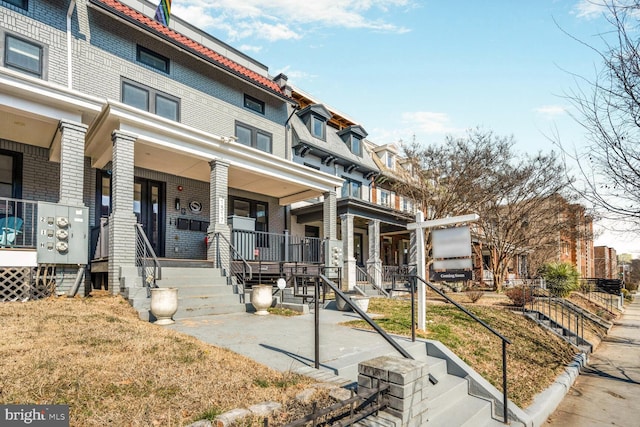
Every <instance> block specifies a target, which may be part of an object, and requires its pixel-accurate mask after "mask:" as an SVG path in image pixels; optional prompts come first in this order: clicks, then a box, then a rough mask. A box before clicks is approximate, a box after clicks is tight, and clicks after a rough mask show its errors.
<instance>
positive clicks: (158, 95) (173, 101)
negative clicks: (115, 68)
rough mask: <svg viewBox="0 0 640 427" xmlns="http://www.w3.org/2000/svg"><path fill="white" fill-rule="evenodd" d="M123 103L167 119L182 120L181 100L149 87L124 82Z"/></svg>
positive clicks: (127, 81)
mask: <svg viewBox="0 0 640 427" xmlns="http://www.w3.org/2000/svg"><path fill="white" fill-rule="evenodd" d="M122 102H124V103H125V104H127V105H130V106H132V107H136V108H140V109H141V110H145V111H149V112H151V113H154V114H157V115H159V116H160V117H164V118H166V119H170V120H175V121H179V120H180V114H179V113H180V100H179V99H178V98H175V97H173V96H171V95H168V94H166V93H162V92H159V91H157V90H155V89H152V88H150V87H147V86H143V85H141V84H138V83H134V82H131V81H129V80H123V82H122Z"/></svg>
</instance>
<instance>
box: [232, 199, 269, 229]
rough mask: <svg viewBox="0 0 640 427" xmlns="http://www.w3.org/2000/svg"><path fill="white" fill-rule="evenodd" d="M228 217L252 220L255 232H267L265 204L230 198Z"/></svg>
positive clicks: (267, 217) (267, 206) (267, 208)
mask: <svg viewBox="0 0 640 427" xmlns="http://www.w3.org/2000/svg"><path fill="white" fill-rule="evenodd" d="M229 215H236V216H242V217H247V218H254V219H255V220H256V231H264V232H267V231H269V204H268V203H267V202H261V201H258V200H251V199H243V198H240V197H234V196H230V197H229Z"/></svg>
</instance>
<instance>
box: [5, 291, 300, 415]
mask: <svg viewBox="0 0 640 427" xmlns="http://www.w3.org/2000/svg"><path fill="white" fill-rule="evenodd" d="M0 317H1V318H2V322H3V325H2V340H1V342H0V361H2V362H0V402H1V403H3V404H68V405H69V406H70V418H71V425H74V426H105V425H113V426H179V425H185V424H187V423H190V422H193V421H195V420H198V419H201V418H205V417H207V418H209V419H212V418H213V417H214V416H215V415H216V414H218V413H221V412H224V411H227V410H230V409H234V408H237V407H246V406H248V405H251V404H254V403H258V402H264V401H277V402H281V403H285V402H290V401H292V396H294V395H295V394H296V393H298V392H300V391H301V390H303V389H304V388H307V387H308V385H309V384H310V382H311V380H310V379H308V378H306V377H302V376H298V375H293V374H282V373H279V372H277V371H274V370H272V369H270V368H268V367H266V366H264V365H261V364H259V363H257V362H254V361H252V360H250V359H248V358H246V357H243V356H240V355H238V354H236V353H233V352H231V351H227V350H224V349H220V348H217V347H213V346H211V345H207V344H204V343H201V342H200V341H198V340H196V339H195V338H191V337H189V336H186V335H183V334H180V333H177V332H174V331H170V330H167V329H163V328H161V327H158V326H156V325H153V324H151V323H147V322H141V321H140V320H139V319H138V317H137V314H136V312H135V311H134V310H133V309H132V308H131V306H129V304H128V303H127V302H126V301H124V300H123V299H122V298H120V297H102V298H85V299H80V298H75V299H69V298H51V299H47V300H41V301H33V302H27V303H2V304H0ZM272 425H273V424H272Z"/></svg>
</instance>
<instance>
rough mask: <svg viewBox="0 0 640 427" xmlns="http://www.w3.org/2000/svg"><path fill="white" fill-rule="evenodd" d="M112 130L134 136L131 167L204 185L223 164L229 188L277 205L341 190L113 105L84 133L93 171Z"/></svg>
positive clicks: (307, 172)
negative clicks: (212, 168) (213, 167)
mask: <svg viewBox="0 0 640 427" xmlns="http://www.w3.org/2000/svg"><path fill="white" fill-rule="evenodd" d="M118 129H119V130H121V131H124V132H127V133H130V134H133V135H135V136H136V142H135V148H134V150H135V151H134V156H135V158H134V159H135V160H134V163H135V166H137V167H141V168H145V169H150V170H157V171H162V172H165V173H168V174H172V175H176V176H182V177H186V178H191V179H195V180H199V181H203V182H209V176H210V167H209V162H210V161H212V160H222V161H224V162H226V163H228V164H229V175H228V185H229V187H231V188H235V189H240V190H245V191H250V192H253V193H258V194H263V195H266V196H270V197H275V198H277V199H278V200H279V203H280V204H281V205H288V204H290V203H293V202H296V201H300V200H305V199H308V198H311V197H317V196H319V195H321V194H322V193H323V192H325V191H329V190H334V189H335V188H336V187H339V186H340V185H342V179H341V178H338V177H334V176H331V175H328V174H324V173H321V172H320V173H319V172H317V171H315V170H311V169H309V168H306V167H304V166H303V165H299V164H296V163H294V162H291V161H289V160H285V159H282V158H279V157H276V156H273V155H271V154H268V153H263V152H261V151H258V150H255V149H253V148H249V147H245V146H244V145H241V144H238V143H236V142H235V141H233V140H232V139H230V138H225V137H220V136H216V135H211V134H208V133H205V132H201V131H198V130H195V129H193V128H189V127H187V126H185V125H182V124H180V123H175V122H172V121H169V120H165V119H162V118H160V117H158V116H156V115H153V114H148V113H144V112H140V111H138V110H133V109H132V108H131V107H128V106H126V105H123V104H119V103H110V104H109V105H108V106H106V107H105V109H104V110H103V112H102V113H101V115H100V117H98V118H97V120H96V121H95V123H94V124H93V125H92V126H91V128H90V129H89V131H88V133H87V140H86V155H87V156H89V157H91V160H92V162H91V163H92V166H93V167H96V168H103V167H104V166H105V165H107V164H108V162H109V161H111V159H112V148H113V147H112V143H111V134H112V132H113V131H114V130H118Z"/></svg>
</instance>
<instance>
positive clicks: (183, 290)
mask: <svg viewBox="0 0 640 427" xmlns="http://www.w3.org/2000/svg"><path fill="white" fill-rule="evenodd" d="M162 287H165V286H162ZM169 287H175V288H178V297H188V296H202V295H210V296H213V295H229V294H234V287H233V286H229V285H227V284H224V285H220V284H216V285H211V284H207V285H178V286H169Z"/></svg>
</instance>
